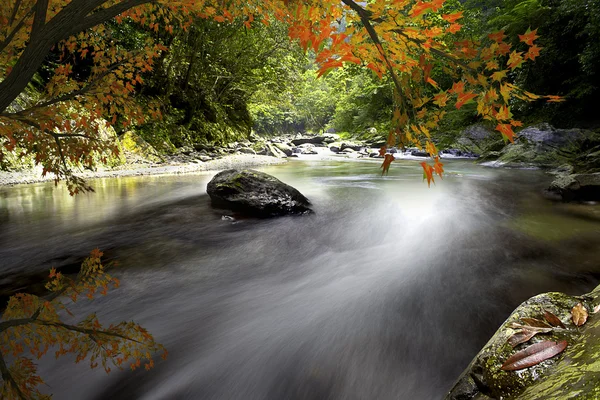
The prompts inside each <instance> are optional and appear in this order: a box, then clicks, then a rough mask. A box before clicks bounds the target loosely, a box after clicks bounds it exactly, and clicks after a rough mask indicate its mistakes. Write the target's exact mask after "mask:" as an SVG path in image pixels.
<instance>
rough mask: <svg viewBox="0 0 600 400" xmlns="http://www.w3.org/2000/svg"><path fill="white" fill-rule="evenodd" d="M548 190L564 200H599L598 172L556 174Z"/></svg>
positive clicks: (599, 173)
mask: <svg viewBox="0 0 600 400" xmlns="http://www.w3.org/2000/svg"><path fill="white" fill-rule="evenodd" d="M548 190H549V191H550V192H551V193H556V194H558V195H560V196H561V197H562V199H563V200H564V201H600V172H597V173H593V174H570V175H569V174H562V175H558V176H557V177H556V179H555V180H554V181H553V182H552V183H551V184H550V188H549V189H548Z"/></svg>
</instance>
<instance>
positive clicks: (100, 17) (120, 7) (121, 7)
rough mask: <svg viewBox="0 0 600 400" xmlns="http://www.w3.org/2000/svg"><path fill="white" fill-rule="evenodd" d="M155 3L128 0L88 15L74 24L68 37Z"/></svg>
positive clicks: (148, 0)
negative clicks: (130, 10)
mask: <svg viewBox="0 0 600 400" xmlns="http://www.w3.org/2000/svg"><path fill="white" fill-rule="evenodd" d="M155 2H156V0H127V1H124V2H122V3H118V4H115V5H113V6H110V7H107V8H103V9H101V10H98V11H96V12H93V13H91V14H89V15H88V14H86V15H85V17H84V18H83V19H82V20H81V21H79V22H78V23H76V24H74V25H73V27H72V28H71V29H69V31H68V35H67V36H66V37H69V36H71V35H72V34H74V33H77V32H81V31H84V30H86V29H89V28H93V27H94V26H96V25H98V24H101V23H103V22H106V21H108V20H110V19H112V18H114V17H116V16H117V15H119V14H122V13H124V12H125V11H127V10H129V9H131V8H133V7H137V6H140V5H142V4H147V3H155Z"/></svg>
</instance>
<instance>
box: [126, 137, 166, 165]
mask: <svg viewBox="0 0 600 400" xmlns="http://www.w3.org/2000/svg"><path fill="white" fill-rule="evenodd" d="M120 144H121V146H122V147H123V149H124V150H125V151H127V152H130V153H133V154H135V155H138V156H140V157H143V158H145V159H146V160H149V161H160V159H161V158H160V156H159V155H158V152H157V151H156V149H154V148H153V147H152V146H151V145H150V144H148V142H146V141H145V140H144V139H143V138H142V137H140V136H139V135H137V134H136V133H134V132H131V131H129V132H126V133H125V134H124V135H123V136H122V137H121V140H120Z"/></svg>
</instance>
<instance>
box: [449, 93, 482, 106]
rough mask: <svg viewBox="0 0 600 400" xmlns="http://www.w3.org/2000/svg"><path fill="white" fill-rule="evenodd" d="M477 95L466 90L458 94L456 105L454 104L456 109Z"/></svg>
mask: <svg viewBox="0 0 600 400" xmlns="http://www.w3.org/2000/svg"><path fill="white" fill-rule="evenodd" d="M477 96H478V95H477V94H476V93H473V92H466V93H461V94H459V95H458V100H457V101H456V105H455V107H456V109H460V108H461V107H462V106H463V105H465V103H468V102H469V101H471V100H473V99H474V98H475V97H477Z"/></svg>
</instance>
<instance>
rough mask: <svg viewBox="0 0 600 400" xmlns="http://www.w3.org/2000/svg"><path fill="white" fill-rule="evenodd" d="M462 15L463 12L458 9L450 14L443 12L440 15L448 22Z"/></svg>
mask: <svg viewBox="0 0 600 400" xmlns="http://www.w3.org/2000/svg"><path fill="white" fill-rule="evenodd" d="M462 17H463V12H462V11H459V12H455V13H452V14H444V15H442V18H443V19H444V20H445V21H448V22H450V23H453V22H456V21H457V20H459V19H461V18H462Z"/></svg>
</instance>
